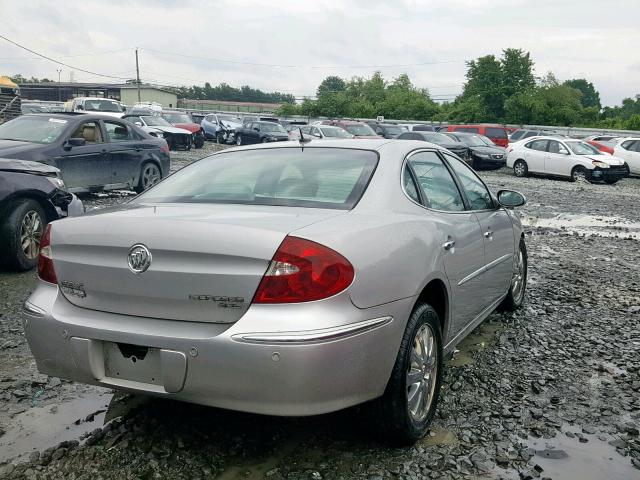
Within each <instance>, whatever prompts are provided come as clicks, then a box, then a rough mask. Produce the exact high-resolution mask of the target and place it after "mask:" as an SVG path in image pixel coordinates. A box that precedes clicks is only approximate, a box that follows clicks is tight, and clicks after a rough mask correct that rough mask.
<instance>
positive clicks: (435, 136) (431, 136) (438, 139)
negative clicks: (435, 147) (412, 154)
mask: <svg viewBox="0 0 640 480" xmlns="http://www.w3.org/2000/svg"><path fill="white" fill-rule="evenodd" d="M422 136H423V137H424V139H425V140H426V141H427V142H432V143H436V144H438V143H452V142H454V141H455V140H453V139H451V138H449V137H447V136H446V135H443V134H442V133H423V134H422Z"/></svg>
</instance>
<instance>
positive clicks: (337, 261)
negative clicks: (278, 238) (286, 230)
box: [253, 236, 354, 303]
mask: <svg viewBox="0 0 640 480" xmlns="http://www.w3.org/2000/svg"><path fill="white" fill-rule="evenodd" d="M353 277H354V270H353V266H352V265H351V263H349V261H348V260H347V259H346V258H344V257H343V256H342V255H340V254H339V253H338V252H336V251H334V250H332V249H330V248H329V247H325V246H324V245H320V244H319V243H316V242H312V241H310V240H305V239H303V238H298V237H290V236H287V237H286V238H285V239H284V240H283V242H282V244H281V245H280V247H278V250H277V251H276V253H275V255H274V256H273V259H272V260H271V263H270V264H269V268H268V269H267V272H266V273H265V275H264V277H262V280H261V281H260V285H259V286H258V290H257V291H256V293H255V295H254V297H253V303H299V302H311V301H313V300H321V299H323V298H328V297H331V296H333V295H336V294H338V293H340V292H342V291H343V290H345V289H346V288H347V287H348V286H349V285H351V282H352V281H353Z"/></svg>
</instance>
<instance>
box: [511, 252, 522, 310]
mask: <svg viewBox="0 0 640 480" xmlns="http://www.w3.org/2000/svg"><path fill="white" fill-rule="evenodd" d="M515 267H516V268H515V271H514V272H513V275H512V276H511V295H512V296H513V301H514V302H515V303H516V304H519V303H520V301H521V300H522V297H523V296H524V279H525V271H524V254H523V253H522V250H520V249H518V255H517V256H516V264H515Z"/></svg>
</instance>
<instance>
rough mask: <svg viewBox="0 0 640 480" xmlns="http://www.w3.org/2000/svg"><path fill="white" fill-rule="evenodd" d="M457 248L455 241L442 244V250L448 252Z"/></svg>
mask: <svg viewBox="0 0 640 480" xmlns="http://www.w3.org/2000/svg"><path fill="white" fill-rule="evenodd" d="M455 246H456V242H455V240H449V241H447V242H444V243H443V244H442V248H444V249H445V250H446V251H449V250H453V247H455Z"/></svg>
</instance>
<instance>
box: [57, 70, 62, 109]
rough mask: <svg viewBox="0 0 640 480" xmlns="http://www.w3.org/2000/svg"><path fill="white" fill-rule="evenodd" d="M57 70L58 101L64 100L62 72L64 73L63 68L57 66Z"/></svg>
mask: <svg viewBox="0 0 640 480" xmlns="http://www.w3.org/2000/svg"><path fill="white" fill-rule="evenodd" d="M56 72H58V101H59V102H61V101H62V87H61V86H60V74H61V73H62V69H61V68H56Z"/></svg>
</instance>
